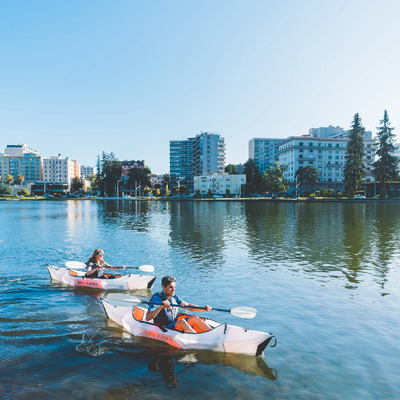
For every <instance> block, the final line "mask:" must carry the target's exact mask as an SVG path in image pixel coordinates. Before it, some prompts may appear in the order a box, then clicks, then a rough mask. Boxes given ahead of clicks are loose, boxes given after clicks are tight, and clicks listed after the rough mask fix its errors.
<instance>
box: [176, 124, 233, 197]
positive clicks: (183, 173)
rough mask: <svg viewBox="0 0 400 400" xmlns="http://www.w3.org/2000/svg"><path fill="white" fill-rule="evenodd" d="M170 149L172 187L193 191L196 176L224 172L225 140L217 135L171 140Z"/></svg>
mask: <svg viewBox="0 0 400 400" xmlns="http://www.w3.org/2000/svg"><path fill="white" fill-rule="evenodd" d="M169 149H170V152H169V154H170V158H169V159H170V185H171V187H175V186H180V185H185V186H187V187H188V188H189V190H190V191H193V178H194V177H195V176H198V175H206V174H210V173H221V174H222V173H223V172H224V166H225V140H224V138H222V137H221V136H220V135H219V134H217V133H211V132H202V133H201V134H199V135H197V136H195V137H194V138H188V139H187V140H171V141H170V145H169Z"/></svg>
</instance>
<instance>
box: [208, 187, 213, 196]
mask: <svg viewBox="0 0 400 400" xmlns="http://www.w3.org/2000/svg"><path fill="white" fill-rule="evenodd" d="M207 196H208V197H212V196H213V193H212V190H211V189H208V190H207Z"/></svg>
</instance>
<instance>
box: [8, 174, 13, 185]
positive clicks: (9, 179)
mask: <svg viewBox="0 0 400 400" xmlns="http://www.w3.org/2000/svg"><path fill="white" fill-rule="evenodd" d="M13 182H14V178H13V176H12V175H10V174H8V175H7V176H6V183H8V186H10V183H13Z"/></svg>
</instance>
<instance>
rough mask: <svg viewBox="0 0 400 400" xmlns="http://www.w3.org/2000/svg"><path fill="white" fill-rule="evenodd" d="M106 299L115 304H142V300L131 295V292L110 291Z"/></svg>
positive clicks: (126, 305)
mask: <svg viewBox="0 0 400 400" xmlns="http://www.w3.org/2000/svg"><path fill="white" fill-rule="evenodd" d="M106 300H107V301H108V302H109V303H110V304H112V305H114V306H124V307H129V306H131V307H132V306H134V305H135V304H140V303H141V302H142V300H140V299H139V298H137V297H135V296H130V295H129V294H123V293H110V294H108V295H107V296H106Z"/></svg>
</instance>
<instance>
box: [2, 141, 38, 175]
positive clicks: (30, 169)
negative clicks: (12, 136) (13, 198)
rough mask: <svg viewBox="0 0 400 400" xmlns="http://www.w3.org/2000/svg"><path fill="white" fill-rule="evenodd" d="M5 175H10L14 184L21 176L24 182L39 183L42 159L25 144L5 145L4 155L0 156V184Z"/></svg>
mask: <svg viewBox="0 0 400 400" xmlns="http://www.w3.org/2000/svg"><path fill="white" fill-rule="evenodd" d="M7 175H11V176H12V177H13V178H14V182H15V181H16V180H17V176H18V175H22V176H23V177H24V181H25V182H35V181H40V180H41V179H42V157H41V156H40V155H39V153H38V151H37V150H34V149H31V148H29V147H28V146H27V145H26V144H16V145H7V147H6V149H5V151H4V154H0V182H2V181H5V179H6V177H7Z"/></svg>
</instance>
